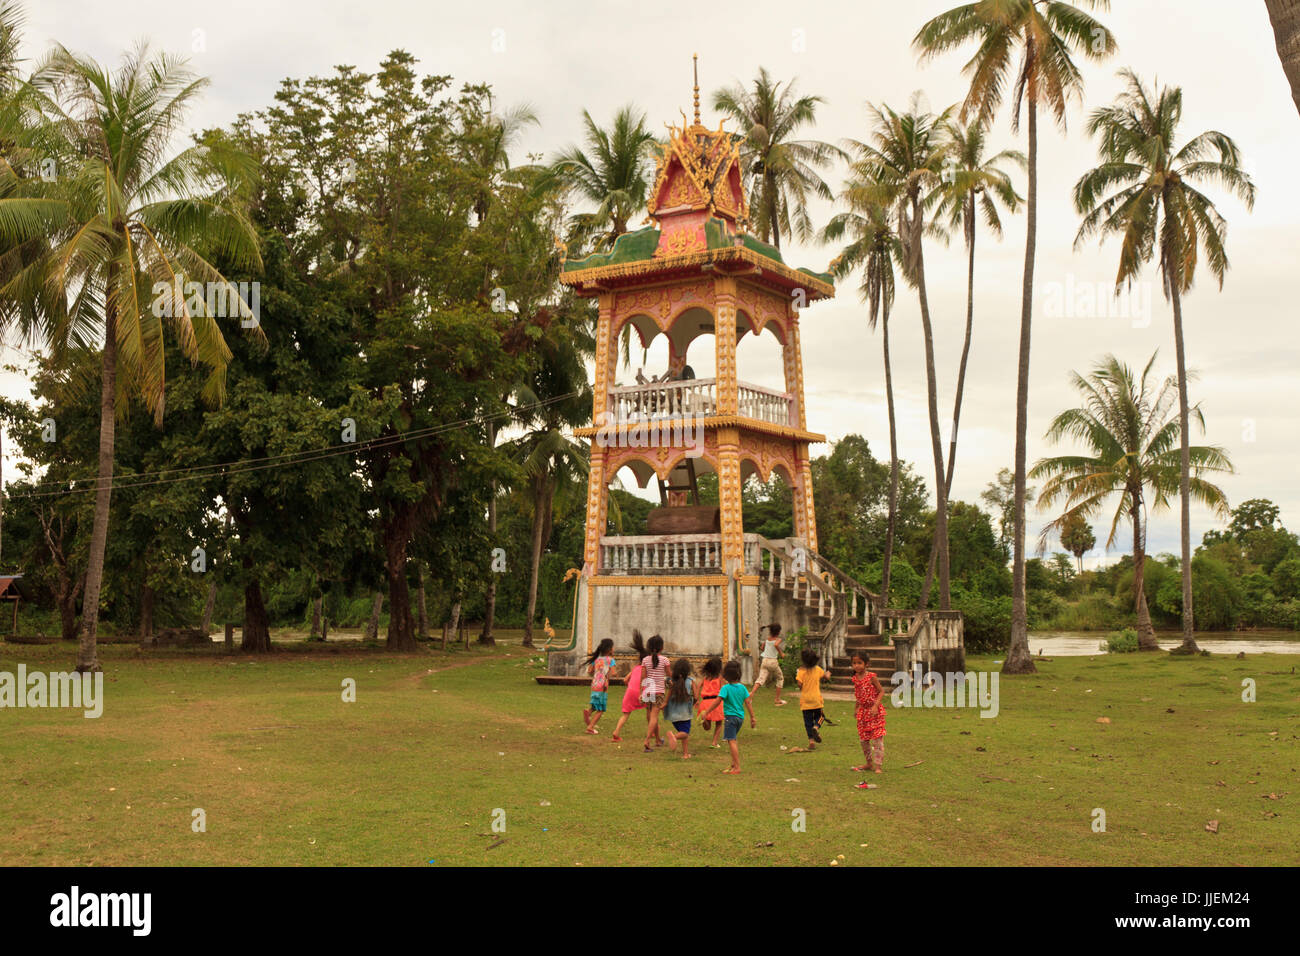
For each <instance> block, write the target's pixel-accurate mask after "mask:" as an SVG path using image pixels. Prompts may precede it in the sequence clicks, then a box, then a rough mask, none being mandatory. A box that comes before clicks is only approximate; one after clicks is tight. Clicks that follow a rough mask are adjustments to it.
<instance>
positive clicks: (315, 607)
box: [308, 594, 322, 641]
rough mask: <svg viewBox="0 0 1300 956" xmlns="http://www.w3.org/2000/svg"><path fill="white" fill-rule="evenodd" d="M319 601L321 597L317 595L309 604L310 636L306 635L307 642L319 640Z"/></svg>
mask: <svg viewBox="0 0 1300 956" xmlns="http://www.w3.org/2000/svg"><path fill="white" fill-rule="evenodd" d="M321 600H322V597H321V595H319V594H318V595H316V598H315V600H313V601H312V602H311V634H310V635H308V640H312V641H314V640H317V639H320V605H321Z"/></svg>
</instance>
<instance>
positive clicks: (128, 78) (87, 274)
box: [0, 46, 258, 670]
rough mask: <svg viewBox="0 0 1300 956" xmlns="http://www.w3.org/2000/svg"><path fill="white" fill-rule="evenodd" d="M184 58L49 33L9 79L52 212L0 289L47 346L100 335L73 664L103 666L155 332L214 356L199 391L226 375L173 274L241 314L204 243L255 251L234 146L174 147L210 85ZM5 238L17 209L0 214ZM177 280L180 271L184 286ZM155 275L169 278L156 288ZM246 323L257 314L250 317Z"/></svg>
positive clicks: (208, 322)
mask: <svg viewBox="0 0 1300 956" xmlns="http://www.w3.org/2000/svg"><path fill="white" fill-rule="evenodd" d="M205 84H206V81H205V80H203V79H200V78H197V77H195V76H194V75H193V74H192V73H190V72H189V71H188V70H187V69H186V68H185V67H184V64H183V62H182V61H180V60H177V59H176V58H174V57H171V56H168V55H166V54H160V55H157V56H153V55H151V54H150V52H149V50H148V49H147V47H145V46H139V47H137V48H136V49H134V50H133V51H132V52H130V53H128V54H127V55H126V56H125V57H124V58H123V60H122V63H121V65H120V66H119V67H118V68H117V70H115V71H109V70H106V69H104V68H103V67H101V66H100V65H99V64H97V63H95V62H94V61H93V60H91V59H89V58H87V57H83V56H78V55H75V54H73V53H71V52H69V51H68V50H66V49H64V48H63V47H56V48H55V49H54V50H53V51H52V52H51V53H49V54H48V55H47V56H46V57H45V59H44V60H43V61H42V62H41V63H40V64H38V66H37V68H36V71H35V73H34V74H33V76H32V79H31V81H30V83H29V84H28V85H27V86H26V87H25V88H24V89H23V90H21V91H20V92H19V93H18V94H17V95H18V97H19V99H20V101H21V109H22V113H21V117H20V119H18V120H17V121H16V122H14V123H13V124H12V125H11V129H10V130H9V131H8V132H9V133H11V134H12V135H14V136H15V137H16V138H17V141H18V142H19V143H20V144H21V145H23V146H25V147H26V148H28V149H29V150H30V151H31V153H32V154H33V155H39V156H44V157H48V158H49V159H50V160H52V161H53V164H54V168H55V169H56V170H57V179H56V181H55V182H54V183H53V184H51V187H50V193H51V195H50V197H48V198H51V199H53V200H54V201H55V202H56V203H57V204H58V208H59V216H58V221H57V223H55V224H54V225H53V227H52V228H51V229H49V230H48V232H47V233H46V235H45V238H44V249H43V250H42V254H41V255H39V256H38V257H35V258H33V259H32V260H31V261H30V263H29V264H28V265H27V266H26V267H25V268H23V269H21V270H19V271H18V272H17V273H16V274H14V275H13V276H12V278H11V279H10V283H9V285H8V288H7V290H6V291H9V292H11V294H15V295H17V296H19V297H20V298H21V299H22V300H23V302H24V305H23V306H20V308H22V307H26V308H30V309H33V310H34V312H36V313H38V315H37V318H38V319H39V320H40V324H39V326H38V329H39V335H40V336H42V337H43V338H45V339H46V340H48V341H49V342H50V343H51V344H52V345H53V346H54V347H55V348H56V349H60V348H66V347H68V346H70V345H73V346H76V345H86V344H90V343H94V342H98V341H99V340H100V339H102V341H103V349H102V353H101V359H102V362H101V373H102V374H101V387H100V415H101V418H100V438H99V453H98V459H99V461H98V474H97V477H96V483H97V484H96V496H95V518H94V525H93V530H92V533H91V539H90V550H89V555H88V560H87V568H86V586H85V591H84V612H83V614H82V629H81V643H80V647H79V650H78V654H77V669H78V670H93V669H97V668H98V667H99V661H98V659H97V656H96V651H95V640H96V626H97V623H98V619H99V607H100V598H101V593H100V592H101V586H102V582H103V576H104V553H105V547H106V545H107V540H108V523H109V507H110V500H111V492H112V485H113V449H114V434H115V427H116V422H117V418H118V416H119V415H120V414H122V413H123V412H124V411H125V410H126V407H127V404H128V402H129V401H130V399H132V398H139V399H140V400H142V401H143V403H144V404H145V406H146V407H147V408H148V410H149V411H150V412H151V413H152V414H153V416H154V420H155V421H156V422H158V423H161V421H162V417H163V408H164V395H165V390H166V361H165V353H166V349H165V344H166V342H167V341H168V339H169V338H170V339H172V340H174V341H175V343H176V344H177V345H178V346H179V348H180V351H181V354H182V355H183V356H184V357H185V358H186V359H188V360H189V361H191V362H194V363H201V364H202V365H204V366H206V367H207V369H208V370H209V374H208V376H207V378H206V381H205V382H204V387H203V397H204V399H205V400H206V401H208V402H209V403H211V404H217V403H219V402H220V401H221V399H222V398H223V396H224V391H225V366H226V362H227V361H228V359H229V358H230V351H229V349H228V347H227V346H226V343H225V340H224V338H223V336H222V333H221V330H220V328H219V327H218V323H217V318H218V317H217V316H216V315H214V314H213V312H216V311H223V310H222V309H210V308H208V307H207V302H208V301H210V300H211V299H212V298H215V296H208V295H206V294H204V295H191V294H190V291H189V290H185V291H184V292H183V294H181V295H177V294H176V291H177V289H178V286H177V283H178V282H179V283H182V284H184V283H189V282H198V283H201V284H202V287H203V288H204V289H205V291H206V290H216V291H218V292H219V293H220V297H221V299H222V301H223V302H224V305H225V310H229V311H234V312H235V313H236V315H237V316H238V317H239V318H241V319H243V320H244V321H245V322H246V323H247V322H251V321H252V320H253V319H254V316H253V314H252V311H251V309H250V308H249V306H248V304H247V303H246V302H244V300H243V299H241V298H240V297H239V295H238V292H237V291H236V290H235V289H234V287H232V286H230V284H229V283H228V282H227V280H226V278H225V277H224V276H223V275H222V273H221V272H220V271H219V270H218V269H217V268H216V267H215V266H214V265H213V264H212V262H211V258H212V257H213V256H214V255H220V256H222V257H223V258H225V259H226V260H227V261H231V262H238V263H241V264H245V265H249V266H253V267H256V266H257V264H258V253H257V244H256V239H255V236H254V232H253V229H252V226H251V224H250V223H249V221H248V218H247V214H246V210H245V205H246V197H247V189H248V186H247V184H248V182H249V180H250V174H251V163H250V161H249V159H248V157H247V156H246V155H243V154H241V153H239V152H238V151H236V150H233V149H229V148H222V147H210V146H205V145H197V144H196V145H192V146H190V147H188V148H184V149H181V150H180V151H179V152H175V153H174V154H173V149H174V145H175V144H174V140H175V137H176V134H177V133H178V132H179V130H180V128H181V126H182V124H183V122H184V120H185V116H186V112H187V110H188V108H189V107H190V106H191V104H192V103H193V101H194V99H195V97H196V96H197V95H198V94H199V93H200V91H201V90H202V89H203V87H204V86H205ZM0 229H4V230H5V231H6V232H8V233H9V234H8V235H5V236H3V237H0V239H3V240H4V241H6V242H12V241H13V240H21V239H22V238H24V237H23V236H22V235H21V233H22V232H23V229H22V224H21V223H18V222H15V221H13V220H7V221H0ZM181 288H183V285H182V286H181ZM160 290H166V291H160ZM254 331H255V332H256V331H257V330H256V329H255V330H254Z"/></svg>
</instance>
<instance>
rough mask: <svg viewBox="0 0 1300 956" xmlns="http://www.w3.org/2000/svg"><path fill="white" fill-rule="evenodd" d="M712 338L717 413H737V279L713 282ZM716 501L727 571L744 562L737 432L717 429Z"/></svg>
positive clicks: (727, 414) (738, 566)
mask: <svg viewBox="0 0 1300 956" xmlns="http://www.w3.org/2000/svg"><path fill="white" fill-rule="evenodd" d="M713 321H714V326H713V338H714V346H715V348H716V355H717V373H716V374H717V383H718V384H717V395H718V415H719V416H729V415H736V414H738V413H739V408H740V406H739V387H738V385H737V378H736V280H735V279H729V278H725V279H718V280H716V281H715V282H714V284H713ZM718 505H719V508H720V511H721V514H720V516H719V519H720V522H721V525H722V566H723V569H724V570H726V572H727V573H728V574H730V573H731V572H733V571H735V570H737V569H738V568H740V567H742V566H743V562H744V551H745V548H744V541H745V529H744V522H743V520H742V518H741V508H740V432H739V430H737V429H736V428H734V427H728V428H719V429H718Z"/></svg>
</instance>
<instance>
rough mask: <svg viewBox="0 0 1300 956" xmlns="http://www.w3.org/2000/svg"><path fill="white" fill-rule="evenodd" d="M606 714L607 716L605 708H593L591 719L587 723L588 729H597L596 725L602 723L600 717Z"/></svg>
mask: <svg viewBox="0 0 1300 956" xmlns="http://www.w3.org/2000/svg"><path fill="white" fill-rule="evenodd" d="M604 716H605V712H604V711H603V710H593V711H592V712H591V720H590V721H589V722H588V723H587V729H588V730H595V729H596V725H597V724H598V723H600V718H602V717H604Z"/></svg>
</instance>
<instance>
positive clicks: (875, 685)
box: [851, 651, 885, 790]
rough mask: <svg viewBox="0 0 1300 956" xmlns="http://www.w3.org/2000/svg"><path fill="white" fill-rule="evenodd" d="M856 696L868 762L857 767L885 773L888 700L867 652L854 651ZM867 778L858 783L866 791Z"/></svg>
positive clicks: (864, 751)
mask: <svg viewBox="0 0 1300 956" xmlns="http://www.w3.org/2000/svg"><path fill="white" fill-rule="evenodd" d="M851 663H852V664H853V697H854V699H855V700H856V701H857V704H858V708H857V717H858V739H859V740H861V741H862V756H863V757H865V758H866V763H864V764H862V766H859V767H854V768H853V769H854V770H874V771H875V772H876V773H883V772H884V766H885V701H884V690H883V688H881V686H880V679H879V678H878V677H876V675H875V673H874V672H873V671H869V670H867V657H866V653H865V652H863V651H855V652H854V653H853V659H852V661H851ZM868 786H869V784H867V782H866V781H865V780H864V781H863V782H862V783H859V784H857V788H858V789H859V790H866V789H867V788H868Z"/></svg>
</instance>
